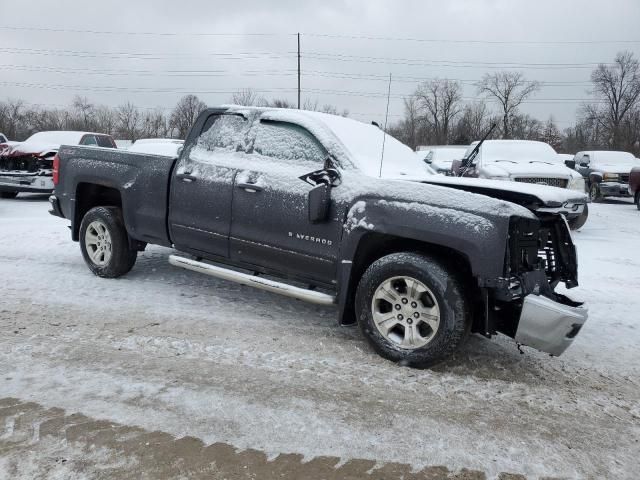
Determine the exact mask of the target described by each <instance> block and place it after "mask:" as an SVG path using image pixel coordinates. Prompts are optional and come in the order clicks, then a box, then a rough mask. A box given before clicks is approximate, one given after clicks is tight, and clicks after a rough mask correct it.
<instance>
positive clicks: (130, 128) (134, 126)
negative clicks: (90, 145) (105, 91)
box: [116, 102, 140, 142]
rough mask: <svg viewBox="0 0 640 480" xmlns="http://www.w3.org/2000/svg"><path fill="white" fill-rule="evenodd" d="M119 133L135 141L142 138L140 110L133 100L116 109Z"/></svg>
mask: <svg viewBox="0 0 640 480" xmlns="http://www.w3.org/2000/svg"><path fill="white" fill-rule="evenodd" d="M116 115H117V127H116V131H117V133H118V135H119V136H120V137H121V138H123V139H125V140H131V141H132V142H135V141H136V140H137V139H138V138H140V111H139V110H138V109H137V108H136V107H135V105H133V104H132V103H131V102H127V103H125V104H123V105H120V106H119V107H118V108H117V110H116Z"/></svg>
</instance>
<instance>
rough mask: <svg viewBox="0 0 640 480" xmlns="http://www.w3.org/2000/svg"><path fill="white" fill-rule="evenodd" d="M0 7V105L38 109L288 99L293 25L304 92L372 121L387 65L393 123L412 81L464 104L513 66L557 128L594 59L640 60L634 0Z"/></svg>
mask: <svg viewBox="0 0 640 480" xmlns="http://www.w3.org/2000/svg"><path fill="white" fill-rule="evenodd" d="M0 11H1V12H2V14H1V16H0V72H1V75H0V99H5V98H7V97H13V98H22V99H24V100H26V101H28V102H30V103H37V104H44V105H49V106H55V105H59V106H62V105H65V104H68V103H69V102H70V101H71V99H72V98H73V97H74V95H77V94H80V95H83V96H87V97H88V98H89V99H90V100H91V101H94V102H95V103H99V104H105V105H111V106H115V105H118V104H121V103H124V102H126V101H131V102H133V103H135V104H136V105H138V106H141V107H149V108H151V107H163V108H170V107H172V106H173V105H174V104H175V102H176V101H177V100H178V98H180V97H181V96H182V95H184V94H186V93H195V94H197V95H198V96H199V97H200V98H202V99H203V100H204V101H205V102H206V103H207V104H209V105H216V104H220V103H227V102H228V101H229V99H230V96H231V94H230V92H232V91H234V90H237V89H240V88H246V87H250V88H253V89H255V90H256V91H258V92H260V93H262V94H263V95H264V96H267V97H285V98H288V99H290V100H292V101H293V100H295V98H296V87H297V80H296V53H295V52H296V36H295V35H294V34H295V33H296V32H301V33H302V42H301V43H302V96H303V100H304V99H312V100H316V99H317V100H318V102H319V103H320V104H324V103H330V104H333V105H336V106H337V107H339V108H340V109H345V108H346V109H348V110H349V111H350V112H351V116H352V117H353V118H357V119H361V120H366V121H369V120H376V121H381V119H382V118H383V117H384V111H385V106H386V98H385V97H386V92H387V78H388V75H389V73H391V74H392V76H393V81H392V84H391V105H390V117H389V120H390V121H393V120H397V119H398V118H399V116H400V115H401V114H402V96H403V95H406V94H408V93H410V92H411V91H413V90H414V89H415V87H416V84H417V83H418V81H419V80H420V79H430V78H434V77H440V78H451V79H459V80H462V81H464V93H465V98H468V99H470V100H472V99H473V98H474V97H477V93H476V90H475V87H474V86H473V82H474V81H476V80H478V79H479V78H480V77H481V76H482V75H483V74H484V73H485V72H488V71H496V70H501V69H509V70H519V71H522V72H523V73H524V74H525V75H526V77H527V78H529V79H531V80H540V81H542V82H546V83H547V84H548V85H545V86H544V87H543V88H542V90H541V91H540V92H539V93H538V94H537V95H536V97H534V99H533V100H532V101H531V102H529V103H527V104H526V105H524V106H523V108H522V110H523V111H525V112H527V113H530V114H532V115H535V116H536V117H538V118H540V119H546V118H548V117H549V115H553V116H554V118H555V119H556V120H557V122H558V123H559V125H560V127H562V128H565V127H567V126H569V125H571V124H572V123H573V122H574V121H575V118H576V110H577V108H578V107H579V105H580V102H581V101H582V100H583V99H585V98H588V97H589V94H588V92H587V90H588V88H589V83H588V80H589V74H590V72H591V70H592V69H593V68H594V67H595V65H596V64H597V63H599V62H605V63H608V62H611V61H612V59H613V57H614V56H615V54H616V52H618V51H620V50H625V49H626V50H631V51H633V52H634V53H635V54H636V56H640V25H639V20H640V1H638V0H628V1H622V0H608V1H604V0H600V1H593V0H589V1H584V0H583V1H578V0H575V1H574V0H554V1H547V0H537V1H535V2H533V1H513V0H511V1H509V0H487V1H480V0H448V1H443V0H440V1H426V0H416V1H401V0H395V1H383V0H368V1H331V0H324V1H314V2H301V1H289V0H282V1H275V0H271V1H264V0H246V1H224V2H223V1H211V0H208V1H204V0H195V1H188V0H187V1H182V2H179V1H170V2H168V1H153V2H152V1H148V2H146V1H138V0H135V1H134V0H129V1H120V0H111V1H109V2H101V3H100V4H99V5H98V4H97V3H95V2H86V1H56V2H49V1H40V2H36V1H29V0H20V1H18V0H0ZM7 27H9V28H7ZM38 29H55V30H57V31H51V30H38ZM88 31H91V32H88ZM365 37H366V38H365Z"/></svg>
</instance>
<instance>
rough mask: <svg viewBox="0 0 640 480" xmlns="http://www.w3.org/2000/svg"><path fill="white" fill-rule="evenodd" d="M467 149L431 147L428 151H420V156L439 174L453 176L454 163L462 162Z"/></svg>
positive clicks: (449, 146)
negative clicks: (452, 167)
mask: <svg viewBox="0 0 640 480" xmlns="http://www.w3.org/2000/svg"><path fill="white" fill-rule="evenodd" d="M467 148H468V146H467V145H437V146H433V147H429V149H428V150H419V151H418V154H419V155H420V156H421V157H422V160H424V161H425V162H426V163H427V164H428V165H429V166H430V167H431V168H433V169H434V170H435V171H436V172H437V173H441V174H443V175H453V172H452V171H451V165H452V163H453V161H454V160H462V158H463V157H464V154H465V152H466V151H467Z"/></svg>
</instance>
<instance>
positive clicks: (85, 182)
mask: <svg viewBox="0 0 640 480" xmlns="http://www.w3.org/2000/svg"><path fill="white" fill-rule="evenodd" d="M58 157H59V159H60V168H59V182H58V184H57V185H56V187H55V195H56V197H57V198H58V201H59V207H60V210H61V213H62V214H63V215H64V216H65V218H68V219H71V223H72V231H73V232H74V238H75V237H77V231H78V227H79V224H80V221H81V220H82V216H83V215H84V213H85V212H86V211H87V210H88V206H87V205H82V204H78V202H76V196H77V195H78V193H79V192H80V191H82V190H83V189H94V190H96V189H97V190H100V191H101V192H103V193H104V195H108V196H110V198H111V197H113V199H112V201H116V202H117V201H119V202H120V205H122V207H123V215H124V217H125V223H126V224H127V227H128V229H129V235H130V236H131V237H132V238H133V239H135V240H138V241H141V242H147V243H155V244H159V245H165V246H170V245H171V240H170V238H169V235H168V232H167V213H168V196H169V178H170V175H171V172H172V170H173V167H174V164H175V162H176V159H175V158H172V157H166V156H159V155H149V154H145V153H132V152H127V151H122V150H115V149H111V148H100V147H83V146H68V145H63V146H62V147H61V148H60V150H59V153H58ZM89 208H90V207H89ZM75 239H77V238H75Z"/></svg>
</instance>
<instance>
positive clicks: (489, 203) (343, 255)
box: [50, 107, 587, 367]
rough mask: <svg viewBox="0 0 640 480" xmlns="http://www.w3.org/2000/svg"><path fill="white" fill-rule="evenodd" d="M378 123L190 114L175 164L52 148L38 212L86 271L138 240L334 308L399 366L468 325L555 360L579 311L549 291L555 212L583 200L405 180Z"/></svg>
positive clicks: (128, 264)
mask: <svg viewBox="0 0 640 480" xmlns="http://www.w3.org/2000/svg"><path fill="white" fill-rule="evenodd" d="M384 135H385V133H384V132H383V131H382V130H380V129H379V128H377V127H375V126H372V125H369V124H365V123H361V122H358V121H355V120H352V119H348V118H343V117H339V116H334V115H328V114H322V113H318V112H305V111H298V110H283V109H272V108H250V107H224V108H214V109H207V110H205V111H204V112H202V113H201V114H200V116H199V117H198V119H197V120H196V122H195V124H194V126H193V127H192V129H191V131H190V132H189V134H188V137H187V140H186V142H185V146H184V149H183V150H182V152H181V154H180V156H179V157H178V158H177V159H174V158H170V157H150V156H149V155H148V154H141V153H132V152H127V151H124V152H107V151H106V150H101V149H94V148H86V147H71V146H64V147H62V148H61V149H60V152H59V154H58V156H57V157H56V160H55V162H56V165H55V168H56V170H57V171H58V172H59V173H58V175H57V177H56V182H57V184H56V188H55V193H54V195H52V196H51V197H50V202H51V213H52V214H54V215H57V216H60V217H64V218H66V219H69V220H70V221H71V237H72V239H73V240H75V241H79V242H80V249H81V251H82V255H83V257H84V260H85V262H86V264H87V266H88V268H89V269H90V270H91V271H92V272H93V273H94V274H96V275H98V276H101V277H105V278H112V277H119V276H121V275H124V274H125V273H127V272H128V271H129V270H130V269H131V268H132V267H133V265H134V263H135V261H136V255H137V253H138V251H140V250H144V248H145V246H146V245H147V244H148V243H152V244H158V245H165V246H169V247H173V248H175V249H176V250H179V251H181V252H183V254H179V255H171V256H170V257H169V262H170V263H171V264H173V265H175V266H178V267H182V268H185V269H189V270H193V271H196V272H200V273H204V274H208V275H211V276H214V277H219V278H222V279H225V280H232V281H235V282H239V283H241V284H244V285H251V286H254V287H258V288H261V289H264V290H268V291H270V292H274V293H279V294H284V295H288V296H290V297H293V298H297V299H300V300H306V301H310V302H314V303H317V304H323V305H331V304H337V306H338V315H339V318H340V321H341V323H343V324H353V323H355V322H357V323H358V324H359V325H360V328H361V330H362V332H363V334H364V335H365V337H366V338H367V339H368V340H369V342H370V343H371V344H372V345H373V347H374V348H375V349H376V350H377V351H378V352H379V353H380V354H381V355H382V356H384V357H386V358H388V359H391V360H393V361H396V362H402V363H403V364H406V365H412V366H417V367H424V366H428V365H432V364H434V363H435V362H438V361H440V360H442V359H444V358H446V357H447V356H449V355H450V354H452V353H453V352H454V351H455V350H456V349H457V348H458V347H459V346H460V345H461V344H462V342H463V341H464V339H465V337H466V336H467V335H468V333H469V332H471V331H473V332H481V333H483V334H484V335H487V336H490V335H492V334H495V333H496V332H498V331H500V332H503V333H505V334H506V335H509V336H511V337H513V338H515V340H516V341H517V342H519V343H522V344H526V345H529V346H531V347H534V348H537V349H539V350H542V351H545V352H548V353H551V354H553V355H560V354H561V353H562V352H563V351H564V350H565V349H566V348H567V347H568V346H569V345H570V344H571V342H572V341H573V339H574V338H575V336H576V334H577V333H578V331H579V330H580V328H581V327H582V325H583V324H584V322H585V321H586V319H587V311H586V309H585V308H584V307H583V306H581V304H580V303H576V302H573V301H572V300H570V299H569V298H568V297H566V296H565V295H563V294H559V293H555V292H554V289H555V287H556V285H557V284H558V283H560V282H563V283H564V284H565V286H566V287H568V288H572V287H575V286H576V285H577V284H578V278H577V259H576V252H575V248H574V245H573V243H572V240H571V234H570V232H569V229H568V228H567V225H566V222H565V220H564V219H563V218H562V215H561V214H560V213H559V212H560V211H561V210H562V208H563V207H561V206H562V205H567V204H570V203H572V202H583V201H584V200H585V198H586V196H585V195H584V194H583V193H580V192H577V191H573V190H560V189H557V188H549V187H544V186H539V185H524V186H523V187H524V190H523V191H518V190H514V189H513V188H503V187H509V185H507V184H505V182H495V181H487V180H485V181H478V182H477V184H474V183H473V181H469V180H466V179H456V178H453V177H444V176H442V175H428V174H424V175H423V176H422V177H417V176H414V177H413V178H412V177H410V176H409V175H406V173H407V172H409V173H410V172H416V171H417V168H416V164H419V163H421V162H420V161H419V160H418V159H417V158H416V156H415V153H414V152H413V151H411V149H409V148H408V147H407V146H405V145H403V144H402V143H400V142H398V141H397V140H395V139H394V138H393V137H391V136H388V135H387V137H386V140H385V154H384V158H383V162H382V164H381V150H380V146H381V145H382V140H383V136H384ZM151 160H153V161H151ZM381 170H382V175H380V173H379V172H380V171H381ZM425 172H426V170H425ZM403 174H404V175H403ZM465 190H466V191H465ZM472 192H475V193H472ZM189 255H192V256H193V258H188V257H189ZM214 262H215V263H214ZM239 269H244V270H245V271H246V272H244V271H240V270H239ZM264 274H266V275H268V276H269V277H264V276H262V275H264ZM274 278H275V279H274ZM104 288H108V285H105V287H104Z"/></svg>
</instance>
